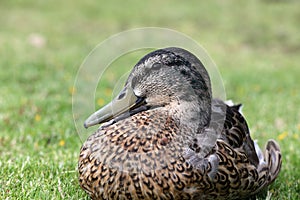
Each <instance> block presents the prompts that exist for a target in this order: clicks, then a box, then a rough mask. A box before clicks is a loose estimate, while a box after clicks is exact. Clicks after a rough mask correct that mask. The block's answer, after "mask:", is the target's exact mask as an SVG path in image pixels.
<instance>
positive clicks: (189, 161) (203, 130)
mask: <svg viewBox="0 0 300 200" xmlns="http://www.w3.org/2000/svg"><path fill="white" fill-rule="evenodd" d="M100 123H104V124H102V126H101V127H100V128H99V129H98V130H97V131H96V132H95V133H94V134H92V135H91V136H90V137H89V138H88V139H87V141H86V142H85V143H84V144H83V146H82V148H81V150H80V157H79V163H78V168H79V182H80V186H81V187H82V188H83V189H84V190H85V191H86V192H87V193H88V194H89V195H90V196H91V198H92V199H242V198H248V197H251V196H253V195H255V194H257V193H258V192H260V191H261V190H262V189H264V188H266V187H267V186H268V185H269V184H270V183H272V182H273V181H274V180H275V178H276V177H277V175H278V173H279V171H280V168H281V153H280V149H279V146H278V144H277V143H276V142H275V141H274V140H269V141H268V142H267V145H266V149H265V151H264V153H262V151H261V150H260V149H259V147H258V146H257V145H256V143H255V142H253V141H252V139H251V138H250V133H249V129H248V126H247V123H246V121H245V119H244V117H243V116H242V115H241V114H240V112H239V106H228V105H226V104H225V103H224V102H222V101H220V100H215V99H212V95H211V87H210V80H209V76H208V73H207V72H206V70H205V68H204V67H203V65H202V63H201V62H200V61H199V60H198V59H197V58H196V57H195V56H194V55H192V54H191V53H190V52H188V51H186V50H183V49H180V48H166V49H161V50H157V51H154V52H152V53H150V54H148V55H146V56H145V57H144V58H142V59H141V60H140V61H139V62H138V63H137V64H136V65H135V67H134V69H133V70H132V72H131V74H130V75H129V77H128V79H127V82H126V84H125V87H124V89H123V90H122V91H121V92H120V94H119V95H118V96H117V97H116V98H115V99H114V100H113V101H112V102H111V103H110V104H108V105H106V106H105V107H103V108H102V109H100V110H98V111H97V112H95V113H94V114H92V115H91V116H90V117H89V118H88V119H87V120H86V122H85V124H84V126H85V127H89V126H93V125H96V124H100Z"/></svg>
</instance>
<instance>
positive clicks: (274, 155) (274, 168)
mask: <svg viewBox="0 0 300 200" xmlns="http://www.w3.org/2000/svg"><path fill="white" fill-rule="evenodd" d="M265 161H266V162H267V165H268V168H269V177H268V184H270V183H272V182H273V181H274V180H275V179H276V177H277V176H278V174H279V172H280V169H281V164H282V158H281V152H280V147H279V145H278V143H277V142H276V141H275V140H272V139H271V140H269V141H268V142H267V145H266V150H265Z"/></svg>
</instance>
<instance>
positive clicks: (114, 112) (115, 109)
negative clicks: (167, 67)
mask: <svg viewBox="0 0 300 200" xmlns="http://www.w3.org/2000/svg"><path fill="white" fill-rule="evenodd" d="M142 101H143V100H142V99H141V98H139V97H137V96H136V95H135V94H134V93H133V90H132V88H131V87H130V86H126V87H125V88H124V89H123V90H122V91H121V92H120V94H119V95H118V96H117V97H116V98H114V99H113V100H112V101H111V102H110V103H109V104H107V105H105V106H104V107H102V108H101V109H99V110H97V111H96V112H95V113H93V114H92V115H91V116H89V117H88V118H87V120H86V121H85V122H84V127H85V128H88V127H90V126H94V125H97V124H101V123H104V122H107V121H109V120H111V119H114V118H116V117H118V116H120V115H124V114H125V115H126V113H128V114H127V115H126V116H129V115H130V113H129V112H130V110H132V109H133V108H137V107H139V106H140V105H141V104H142ZM123 118H125V117H123Z"/></svg>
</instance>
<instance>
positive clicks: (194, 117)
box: [84, 47, 212, 128]
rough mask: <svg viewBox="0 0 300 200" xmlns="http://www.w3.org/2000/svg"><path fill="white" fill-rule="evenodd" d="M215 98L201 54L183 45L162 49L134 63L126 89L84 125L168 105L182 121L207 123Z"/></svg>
mask: <svg viewBox="0 0 300 200" xmlns="http://www.w3.org/2000/svg"><path fill="white" fill-rule="evenodd" d="M211 99H212V97H211V85H210V79H209V76H208V73H207V71H206V69H205V68H204V66H203V65H202V63H201V62H200V61H199V59H198V58H197V57H195V56H194V55H193V54H191V53H190V52H188V51H186V50H184V49H181V48H175V47H171V48H166V49H160V50H156V51H153V52H151V53H149V54H147V55H146V56H144V57H143V58H142V59H141V60H140V61H139V62H138V63H137V64H136V65H135V66H134V68H133V70H132V71H131V73H130V75H129V77H128V79H127V81H126V83H125V86H124V88H123V89H122V91H121V92H120V93H119V94H118V95H117V96H116V97H115V98H114V99H113V100H112V101H111V102H110V103H109V104H107V105H106V106H104V107H103V108H101V109H99V110H98V111H96V112H95V113H93V114H92V115H91V116H90V117H89V118H88V119H87V120H86V121H85V123H84V126H85V127H86V128H88V127H90V126H93V125H96V124H100V123H104V122H108V121H110V120H114V121H115V122H116V121H120V120H122V119H124V118H126V117H129V116H131V115H134V114H137V113H140V112H143V111H146V110H150V109H165V111H166V110H167V111H168V112H169V114H170V115H171V116H172V117H174V118H177V119H178V120H180V123H186V124H187V125H189V124H190V125H192V126H193V125H195V124H196V125H197V126H198V127H199V126H201V127H204V126H205V125H207V124H209V121H210V114H211Z"/></svg>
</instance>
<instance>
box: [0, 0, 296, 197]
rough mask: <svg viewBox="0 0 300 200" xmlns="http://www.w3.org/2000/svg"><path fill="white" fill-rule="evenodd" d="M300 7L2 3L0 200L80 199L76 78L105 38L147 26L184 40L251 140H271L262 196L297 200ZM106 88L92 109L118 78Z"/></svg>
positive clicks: (276, 0)
mask: <svg viewBox="0 0 300 200" xmlns="http://www.w3.org/2000/svg"><path fill="white" fill-rule="evenodd" d="M299 8H300V2H299V1H296V0H294V1H292V0H290V1H289V0H285V1H284V0H261V1H259V0H253V1H238V0H228V1H224V0H218V1H197V0H191V1H179V0H176V1H171V0H166V1H158V0H154V1H151V2H144V1H133V0H127V1H110V2H108V1H92V0H86V1H81V2H80V1H76V2H75V1H71V0H65V1H55V0H53V1H45V0H26V1H22V0H2V1H1V2H0V81H1V84H0V127H2V129H1V131H0V157H1V159H0V169H1V170H0V177H1V178H0V197H1V198H2V199H86V198H87V197H86V195H85V193H84V192H83V191H82V190H81V189H80V188H79V186H78V181H77V171H76V168H77V158H78V154H79V149H80V146H81V144H82V142H81V140H80V139H79V137H78V135H77V133H76V130H75V127H74V122H73V116H72V93H73V92H76V91H74V88H73V83H74V79H75V76H76V72H77V70H78V68H79V66H80V65H81V63H82V62H83V60H84V58H85V57H86V56H87V55H88V54H89V52H90V51H91V50H92V49H93V48H94V47H95V46H96V45H97V44H98V43H100V42H102V41H103V40H104V39H106V38H108V37H109V36H111V35H113V34H116V33H119V32H121V31H124V30H128V29H132V28H140V27H148V26H154V27H163V28H170V29H174V30H177V31H180V32H182V33H184V34H187V35H188V36H190V37H192V38H193V39H194V40H196V41H197V42H198V43H200V44H201V45H202V46H203V47H204V48H205V49H206V50H207V51H208V53H209V54H210V56H211V57H212V59H213V60H214V61H215V63H216V64H217V66H218V68H219V70H220V73H221V76H222V78H223V81H224V84H225V88H226V94H227V97H228V98H230V99H232V100H233V101H235V102H241V103H243V104H244V110H243V112H244V114H245V115H246V118H247V120H248V122H249V125H250V129H251V131H252V137H253V138H254V139H257V140H258V143H259V145H260V146H261V147H263V146H264V144H265V142H266V141H267V139H269V138H274V139H276V140H277V141H278V142H279V144H280V146H281V148H282V153H283V167H282V171H281V173H280V175H279V178H278V179H277V180H276V181H275V183H274V184H273V185H272V186H271V187H270V188H269V196H270V195H271V199H299V198H300V195H299V193H300V186H299V185H300V181H299V180H300V170H299V166H300V150H299V145H300V136H299V133H300V112H299V111H300V109H299V105H300V95H299V91H300V86H299V78H300V67H299V63H300V56H299V55H300V9H299ZM130 59H132V60H130V61H128V63H131V62H136V61H138V59H139V57H137V58H130ZM124 65H126V62H125V63H124ZM127 67H128V69H130V68H131V67H132V66H127ZM106 80H107V82H106V83H105V85H106V86H107V87H106V88H105V92H104V93H103V94H104V95H102V96H101V97H99V98H97V99H96V100H95V103H96V107H99V106H102V105H103V104H105V103H107V101H108V100H109V98H107V97H105V96H109V95H110V93H111V91H112V90H113V88H114V84H115V82H116V81H117V80H118V76H116V75H112V76H111V77H109V78H107V79H106Z"/></svg>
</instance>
